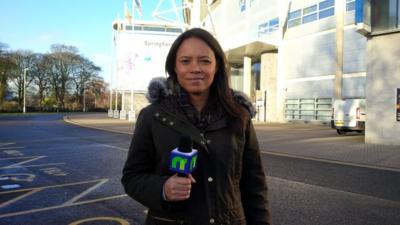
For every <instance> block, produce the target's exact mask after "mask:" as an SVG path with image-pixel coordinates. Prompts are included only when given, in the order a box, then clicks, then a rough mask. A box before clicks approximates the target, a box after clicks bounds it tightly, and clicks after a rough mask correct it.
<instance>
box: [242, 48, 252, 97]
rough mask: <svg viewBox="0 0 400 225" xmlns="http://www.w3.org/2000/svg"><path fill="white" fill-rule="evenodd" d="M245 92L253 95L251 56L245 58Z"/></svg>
mask: <svg viewBox="0 0 400 225" xmlns="http://www.w3.org/2000/svg"><path fill="white" fill-rule="evenodd" d="M243 92H244V93H245V94H246V95H247V96H249V97H251V58H250V57H247V56H245V57H244V58H243Z"/></svg>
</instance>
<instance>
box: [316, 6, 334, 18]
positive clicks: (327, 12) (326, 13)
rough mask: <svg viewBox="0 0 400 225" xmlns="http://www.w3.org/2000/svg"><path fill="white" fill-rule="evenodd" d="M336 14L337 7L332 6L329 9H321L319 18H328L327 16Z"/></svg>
mask: <svg viewBox="0 0 400 225" xmlns="http://www.w3.org/2000/svg"><path fill="white" fill-rule="evenodd" d="M334 14H335V9H334V8H330V9H327V10H323V11H319V15H318V18H319V19H323V18H326V17H330V16H333V15H334Z"/></svg>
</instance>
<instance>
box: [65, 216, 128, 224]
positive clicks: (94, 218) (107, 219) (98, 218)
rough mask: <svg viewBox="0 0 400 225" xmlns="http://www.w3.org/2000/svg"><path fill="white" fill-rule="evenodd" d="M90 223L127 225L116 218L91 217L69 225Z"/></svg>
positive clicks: (124, 221) (122, 220) (126, 222)
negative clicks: (106, 222)
mask: <svg viewBox="0 0 400 225" xmlns="http://www.w3.org/2000/svg"><path fill="white" fill-rule="evenodd" d="M91 221H116V222H118V223H120V224H121V225H129V222H128V221H126V220H124V219H121V218H117V217H93V218H87V219H83V220H78V221H75V222H72V223H70V224H69V225H78V224H82V223H85V222H91Z"/></svg>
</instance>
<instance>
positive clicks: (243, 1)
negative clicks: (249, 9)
mask: <svg viewBox="0 0 400 225" xmlns="http://www.w3.org/2000/svg"><path fill="white" fill-rule="evenodd" d="M239 9H240V12H244V11H246V0H239Z"/></svg>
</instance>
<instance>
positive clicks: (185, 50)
mask: <svg viewBox="0 0 400 225" xmlns="http://www.w3.org/2000/svg"><path fill="white" fill-rule="evenodd" d="M216 71H217V63H216V59H215V55H214V52H213V50H212V49H211V48H210V47H209V46H208V45H207V44H206V43H205V42H204V41H202V40H201V39H198V38H195V37H192V38H188V39H186V40H184V41H183V42H182V44H181V46H179V48H178V51H177V54H176V59H175V73H176V75H177V78H178V83H179V84H180V85H181V87H182V88H183V89H185V90H186V91H187V92H188V93H189V94H192V95H203V94H208V93H209V90H210V86H211V84H212V82H213V80H214V76H215V72H216Z"/></svg>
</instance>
